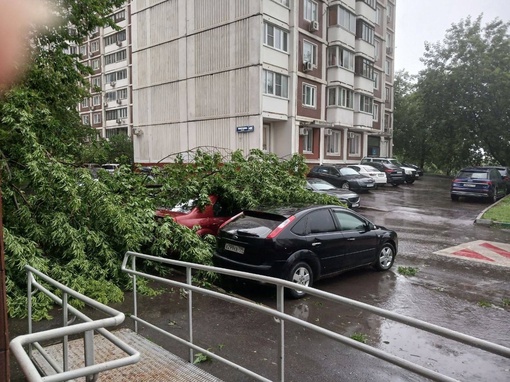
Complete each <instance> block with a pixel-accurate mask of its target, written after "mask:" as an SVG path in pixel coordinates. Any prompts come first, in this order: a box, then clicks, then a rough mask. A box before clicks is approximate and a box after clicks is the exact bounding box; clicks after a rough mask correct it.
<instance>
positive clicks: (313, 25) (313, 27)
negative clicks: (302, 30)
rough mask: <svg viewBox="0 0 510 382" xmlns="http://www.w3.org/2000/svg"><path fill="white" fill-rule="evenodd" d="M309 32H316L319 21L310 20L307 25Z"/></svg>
mask: <svg viewBox="0 0 510 382" xmlns="http://www.w3.org/2000/svg"><path fill="white" fill-rule="evenodd" d="M309 30H310V32H316V31H318V30H319V22H318V21H312V22H310V27H309Z"/></svg>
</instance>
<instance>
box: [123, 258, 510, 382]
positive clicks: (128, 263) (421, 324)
mask: <svg viewBox="0 0 510 382" xmlns="http://www.w3.org/2000/svg"><path fill="white" fill-rule="evenodd" d="M137 260H139V261H144V260H147V261H150V262H152V263H161V264H167V265H170V266H173V267H179V268H181V269H182V268H184V269H185V271H186V282H180V281H177V280H171V279H169V278H164V277H159V276H155V275H152V274H148V273H146V272H142V271H140V270H137ZM122 270H123V271H124V272H127V273H128V274H130V275H131V276H132V277H133V284H134V298H133V301H134V307H133V314H132V315H131V318H132V319H133V320H135V331H138V325H137V324H138V323H143V324H144V325H145V326H147V327H149V328H152V329H154V330H156V331H157V332H158V333H160V334H161V335H163V336H166V337H168V338H170V339H173V340H175V341H177V342H178V343H181V344H184V345H186V346H187V347H188V348H189V362H193V358H194V356H193V355H194V351H197V352H200V353H202V354H205V355H207V356H208V357H210V358H212V359H216V360H218V361H220V362H223V363H225V364H227V365H229V366H231V367H233V368H235V369H237V370H239V371H241V372H243V373H245V374H246V375H248V376H250V377H252V378H254V379H256V380H259V381H270V380H269V379H267V378H266V377H264V376H262V375H260V374H257V373H256V372H254V371H252V370H249V369H247V368H244V367H243V366H241V365H238V364H235V363H233V362H231V361H229V360H228V359H225V358H223V357H221V356H219V355H217V354H215V353H213V352H211V351H209V350H207V349H205V348H203V347H200V346H197V345H196V344H195V343H194V333H193V293H194V292H198V293H200V294H202V295H207V296H210V297H213V298H217V299H220V300H224V301H228V302H231V303H235V304H238V305H241V306H243V307H246V308H249V309H253V310H256V311H259V312H263V313H266V314H267V315H269V316H272V317H276V318H278V319H279V320H278V322H279V325H280V328H279V330H278V332H279V335H278V338H277V339H276V343H277V346H278V356H277V360H275V362H276V363H277V364H278V379H277V380H278V381H280V382H283V381H284V380H285V330H284V329H285V328H284V326H285V322H292V323H294V324H297V325H300V326H302V327H304V328H306V329H309V330H312V331H314V332H317V333H320V334H322V335H324V336H327V337H329V338H331V339H333V340H336V341H338V342H339V343H342V344H344V345H347V346H350V347H352V348H354V349H357V350H359V351H362V352H364V353H366V354H370V355H372V356H374V357H377V358H379V359H381V360H384V361H386V362H388V363H391V364H393V365H396V366H399V367H401V368H403V369H406V370H408V371H410V372H413V373H415V374H417V375H420V376H423V377H427V378H429V379H430V380H433V381H447V382H452V381H457V380H456V379H454V378H451V377H449V376H447V375H444V374H441V373H439V372H436V371H434V370H431V369H428V368H425V367H423V366H421V365H419V364H416V363H413V362H410V361H408V360H405V359H403V358H400V357H397V356H395V355H393V354H390V353H388V352H385V351H383V350H381V349H377V348H375V347H372V346H370V345H366V344H364V343H362V342H359V341H356V340H354V339H352V338H350V337H347V336H344V335H341V334H339V333H336V332H334V331H331V330H328V329H326V328H323V327H320V326H318V325H315V324H312V323H309V322H307V321H304V320H301V319H299V318H297V317H294V316H292V315H289V314H286V313H285V312H284V299H285V293H284V291H285V288H291V289H295V288H296V284H294V283H292V282H289V281H286V280H282V279H277V278H273V277H266V276H261V275H256V274H252V273H246V272H239V271H234V270H229V269H224V268H217V267H212V266H206V265H199V264H194V263H188V262H183V261H178V260H171V259H165V258H160V257H155V256H150V255H145V254H142V253H136V252H127V253H126V254H125V256H124V260H123V263H122ZM193 271H204V272H215V273H218V274H223V275H228V276H233V277H238V278H243V279H249V280H254V281H258V282H263V283H266V284H272V285H275V286H276V290H277V293H276V299H277V304H276V309H273V308H270V307H267V306H263V305H259V304H257V303H254V302H252V301H248V300H246V299H241V298H238V297H236V296H233V295H231V294H224V293H220V292H217V291H214V290H210V289H207V288H203V287H201V286H199V285H193ZM137 277H142V278H145V279H148V280H152V281H156V282H158V283H162V284H165V285H169V286H172V287H176V288H182V289H183V290H184V291H186V292H187V298H188V312H187V315H188V317H187V319H188V334H187V335H188V338H187V339H186V338H181V337H179V336H176V335H174V334H172V333H169V332H168V331H166V330H164V329H162V328H160V327H157V326H155V325H153V324H152V323H150V322H148V321H146V320H144V319H143V318H141V317H139V316H138V307H137V293H136V289H137V288H136V284H137ZM299 289H300V290H303V291H304V292H306V293H307V294H309V295H313V296H317V297H320V298H323V299H326V300H329V301H332V302H334V303H339V304H344V305H348V306H350V307H354V308H358V309H361V310H364V311H367V312H370V313H373V314H376V315H378V316H380V317H384V318H386V319H389V320H393V321H395V322H398V323H401V324H404V325H408V326H410V327H414V328H417V329H420V330H424V331H427V332H430V333H433V334H436V335H438V336H440V337H443V338H447V339H450V340H453V341H456V342H459V343H463V344H465V345H469V346H472V347H474V348H477V349H482V350H485V351H487V352H489V353H493V354H496V355H500V356H502V357H506V358H510V348H508V347H505V346H502V345H499V344H495V343H492V342H489V341H486V340H482V339H479V338H476V337H472V336H469V335H466V334H463V333H460V332H457V331H453V330H450V329H447V328H444V327H441V326H438V325H434V324H431V323H428V322H425V321H421V320H418V319H415V318H411V317H407V316H404V315H402V314H399V313H395V312H392V311H389V310H385V309H381V308H377V307H375V306H372V305H369V304H365V303H362V302H359V301H356V300H351V299H349V298H345V297H341V296H338V295H335V294H332V293H329V292H324V291H320V290H318V289H315V288H309V287H304V286H301V285H300V286H299Z"/></svg>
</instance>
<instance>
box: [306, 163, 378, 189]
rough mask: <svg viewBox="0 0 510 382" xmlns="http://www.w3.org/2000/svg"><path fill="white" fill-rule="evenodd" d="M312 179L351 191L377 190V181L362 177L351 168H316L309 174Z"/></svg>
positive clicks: (323, 166) (322, 166) (325, 166)
mask: <svg viewBox="0 0 510 382" xmlns="http://www.w3.org/2000/svg"><path fill="white" fill-rule="evenodd" d="M308 177H310V178H319V179H323V180H325V181H326V182H328V183H331V184H332V185H333V186H335V187H338V188H345V189H349V190H357V191H366V190H373V189H374V188H375V180H374V179H372V178H371V177H369V176H365V175H361V174H360V173H358V172H357V171H355V170H353V169H352V168H350V167H340V166H328V165H321V166H314V167H313V168H312V169H311V170H310V172H309V173H308Z"/></svg>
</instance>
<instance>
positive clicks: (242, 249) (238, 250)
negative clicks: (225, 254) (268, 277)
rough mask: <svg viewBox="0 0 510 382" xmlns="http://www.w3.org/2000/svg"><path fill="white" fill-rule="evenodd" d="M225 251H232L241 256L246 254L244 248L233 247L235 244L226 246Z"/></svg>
mask: <svg viewBox="0 0 510 382" xmlns="http://www.w3.org/2000/svg"><path fill="white" fill-rule="evenodd" d="M225 249H226V250H227V251H231V252H235V253H239V254H241V255H242V254H244V248H243V247H240V246H238V245H233V244H228V243H226V244H225Z"/></svg>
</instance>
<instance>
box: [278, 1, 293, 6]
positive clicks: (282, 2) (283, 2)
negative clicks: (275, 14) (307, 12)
mask: <svg viewBox="0 0 510 382" xmlns="http://www.w3.org/2000/svg"><path fill="white" fill-rule="evenodd" d="M275 1H276V2H277V3H280V4H283V5H285V6H286V7H288V6H289V2H290V0H275Z"/></svg>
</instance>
